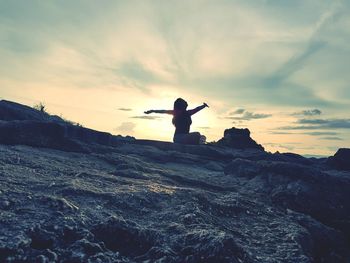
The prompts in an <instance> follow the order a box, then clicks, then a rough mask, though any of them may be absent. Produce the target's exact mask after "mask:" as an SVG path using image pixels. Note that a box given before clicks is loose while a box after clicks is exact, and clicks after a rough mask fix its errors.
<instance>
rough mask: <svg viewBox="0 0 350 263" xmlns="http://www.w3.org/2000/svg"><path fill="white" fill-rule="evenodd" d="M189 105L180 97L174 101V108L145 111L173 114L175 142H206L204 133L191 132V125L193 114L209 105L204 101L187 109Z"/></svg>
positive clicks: (147, 112) (148, 112)
mask: <svg viewBox="0 0 350 263" xmlns="http://www.w3.org/2000/svg"><path fill="white" fill-rule="evenodd" d="M187 106H188V104H187V102H186V101H185V100H184V99H181V98H178V99H177V100H175V102H174V109H173V110H149V111H145V113H146V114H150V113H165V114H171V115H173V124H174V125H175V134H174V138H173V141H174V142H176V143H182V144H201V143H204V142H205V139H206V138H205V136H204V135H201V134H200V133H199V132H190V126H191V124H192V119H191V116H192V115H193V114H195V113H197V112H199V111H200V110H202V109H204V108H205V107H209V106H208V104H206V103H203V105H201V106H198V107H196V108H194V109H192V110H187Z"/></svg>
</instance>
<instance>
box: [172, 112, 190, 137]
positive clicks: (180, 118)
mask: <svg viewBox="0 0 350 263" xmlns="http://www.w3.org/2000/svg"><path fill="white" fill-rule="evenodd" d="M191 124H192V119H191V115H190V114H189V113H188V112H187V111H186V112H184V113H181V114H178V115H177V116H175V121H174V125H175V128H176V129H175V134H187V133H189V132H190V126H191Z"/></svg>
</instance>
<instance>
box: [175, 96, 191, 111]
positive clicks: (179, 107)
mask: <svg viewBox="0 0 350 263" xmlns="http://www.w3.org/2000/svg"><path fill="white" fill-rule="evenodd" d="M187 106H188V104H187V102H186V101H185V100H184V99H182V98H178V99H176V100H175V102H174V110H175V111H184V110H186V109H187Z"/></svg>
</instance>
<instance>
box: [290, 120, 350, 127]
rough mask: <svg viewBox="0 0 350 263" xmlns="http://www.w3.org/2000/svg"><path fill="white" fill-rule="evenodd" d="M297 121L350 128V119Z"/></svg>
mask: <svg viewBox="0 0 350 263" xmlns="http://www.w3.org/2000/svg"><path fill="white" fill-rule="evenodd" d="M297 123H299V124H310V125H316V126H319V127H321V128H334V129H350V119H301V120H298V122H297Z"/></svg>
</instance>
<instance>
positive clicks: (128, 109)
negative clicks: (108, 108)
mask: <svg viewBox="0 0 350 263" xmlns="http://www.w3.org/2000/svg"><path fill="white" fill-rule="evenodd" d="M118 110H120V111H132V109H130V108H118Z"/></svg>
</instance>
